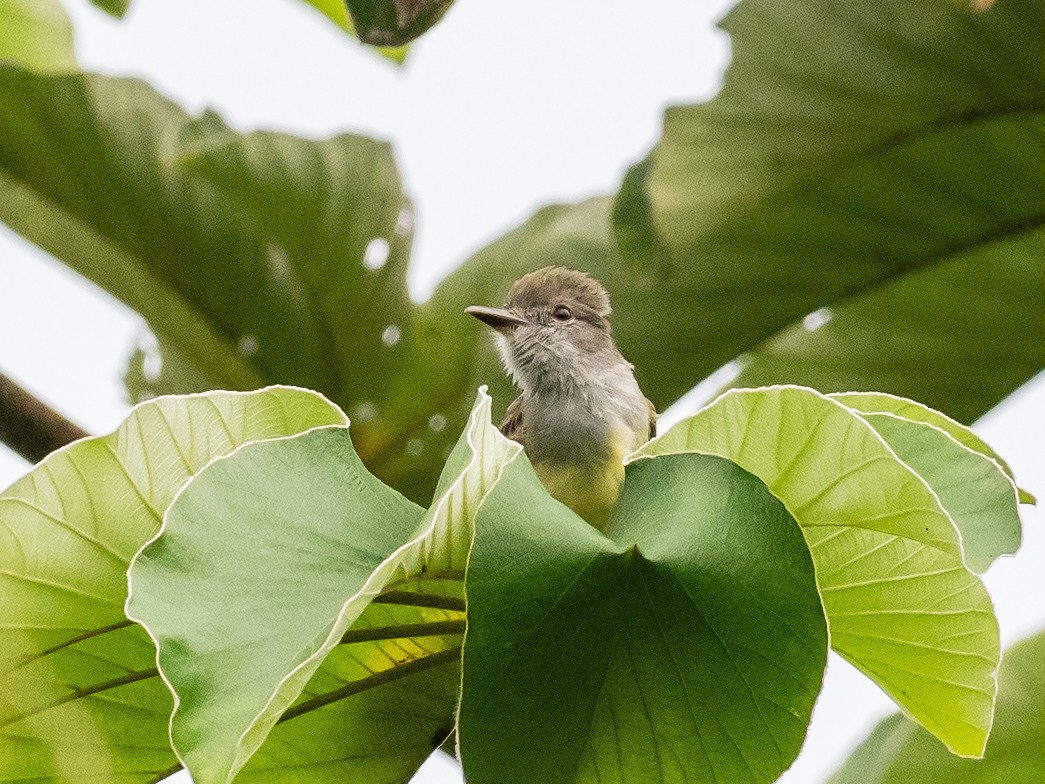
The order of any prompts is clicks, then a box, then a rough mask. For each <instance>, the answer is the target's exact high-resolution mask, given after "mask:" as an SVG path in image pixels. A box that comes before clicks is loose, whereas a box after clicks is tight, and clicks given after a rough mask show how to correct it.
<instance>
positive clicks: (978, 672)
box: [631, 387, 1016, 756]
mask: <svg viewBox="0 0 1045 784" xmlns="http://www.w3.org/2000/svg"><path fill="white" fill-rule="evenodd" d="M912 426H914V427H918V425H914V424H913V423H912ZM937 445H938V446H939V444H937ZM943 448H944V449H945V451H944V455H945V456H949V455H952V454H953V452H952V450H951V444H944V445H943ZM683 452H700V453H706V454H714V455H721V456H722V457H727V458H729V459H731V460H734V461H736V462H737V463H738V464H739V465H741V466H743V467H744V468H745V469H747V470H748V471H751V472H752V473H753V474H755V476H758V477H759V478H760V479H762V481H764V482H765V483H766V485H767V486H768V487H769V489H770V491H771V492H772V493H773V494H774V495H776V496H777V497H778V498H780V499H781V500H782V501H783V502H784V504H785V505H786V506H787V508H788V509H789V510H790V511H791V513H792V514H793V515H794V516H795V519H796V520H798V522H799V524H800V525H801V526H802V531H803V533H804V534H805V537H806V541H807V542H808V543H809V547H810V550H811V551H812V554H813V561H814V563H815V564H816V576H817V584H818V586H819V588H820V593H821V595H822V596H823V600H824V608H825V610H826V612H827V618H828V623H829V625H830V629H831V645H832V647H833V648H834V649H835V650H836V651H838V653H840V654H842V655H843V656H845V657H846V658H847V659H848V660H849V661H851V662H852V663H853V664H855V665H856V666H857V667H858V668H860V669H861V670H862V671H863V672H865V673H866V674H867V675H868V676H870V677H871V678H872V679H873V680H874V681H875V682H877V683H878V684H879V685H880V686H881V687H882V688H883V689H884V690H885V691H886V692H887V693H888V694H889V695H890V696H891V697H892V698H893V699H894V700H896V701H897V703H899V704H900V705H901V706H902V707H903V709H904V710H905V711H906V712H908V713H909V714H910V715H911V716H913V717H914V718H915V719H917V720H918V721H919V722H921V723H922V724H923V725H924V726H925V727H926V728H927V729H929V730H930V731H931V732H932V733H933V734H935V735H936V736H937V737H939V738H940V739H941V740H942V741H943V742H944V743H945V744H946V745H947V746H948V747H949V748H950V749H951V750H952V751H954V752H955V753H957V754H961V755H963V756H980V755H982V753H983V747H984V744H985V742H986V739H987V735H988V733H989V731H990V725H991V719H992V716H993V708H994V696H995V688H996V683H995V675H996V670H997V666H998V660H999V657H1000V655H1001V652H1000V647H999V642H998V624H997V620H996V618H995V616H994V613H993V609H992V606H991V601H990V597H989V596H988V595H987V592H986V590H985V589H984V587H983V584H982V583H981V582H980V581H979V580H978V579H977V578H976V576H975V575H974V574H972V573H971V572H970V571H969V570H968V569H967V568H966V566H965V564H964V562H963V553H962V548H961V545H960V537H959V534H958V531H957V529H956V528H955V525H954V522H953V520H952V518H951V517H950V515H949V514H948V512H947V510H946V509H945V507H944V506H941V501H944V502H946V500H947V499H945V498H939V497H938V496H937V494H936V493H935V492H933V490H932V489H931V488H930V486H929V484H927V483H926V481H925V480H924V479H922V477H920V476H919V475H918V474H917V473H915V471H914V470H912V468H911V467H910V466H908V465H907V464H906V463H904V462H903V461H902V460H900V459H899V458H898V457H897V455H896V453H895V452H894V451H893V450H892V449H891V448H890V446H889V445H888V444H887V443H886V441H885V440H884V439H883V438H882V437H881V436H880V435H879V434H878V432H877V431H876V430H875V429H874V428H872V427H871V426H870V425H869V424H868V423H867V421H865V420H864V419H863V418H862V417H861V416H860V415H859V414H857V413H855V412H854V411H852V410H850V409H848V408H846V407H845V406H843V405H842V404H841V403H839V402H837V401H835V400H833V399H831V398H828V397H825V396H823V395H821V394H819V393H816V392H814V391H813V390H809V389H802V388H799V387H774V388H769V389H761V390H735V391H732V392H729V393H727V394H725V395H723V396H722V397H720V398H719V399H718V400H717V401H716V402H715V403H713V404H711V405H710V406H708V407H707V408H705V409H703V410H702V411H701V412H699V413H698V414H696V415H695V416H693V417H691V418H689V419H687V420H684V421H683V422H680V423H679V424H678V425H676V426H675V427H673V428H672V429H671V430H669V431H668V432H667V433H665V434H663V435H662V436H660V437H658V438H657V439H655V440H654V441H652V442H650V444H648V445H647V446H645V447H643V448H642V449H641V450H639V452H637V453H636V454H635V455H634V456H633V457H632V458H631V459H638V458H643V457H648V456H655V455H661V454H673V453H683ZM934 459H935V458H934V456H932V455H931V454H924V455H923V456H922V460H923V461H924V462H925V463H929V462H932V461H933V460H934ZM979 459H980V460H982V461H983V462H984V463H987V462H988V461H987V460H986V458H979ZM1015 502H1016V497H1015V493H1014V492H1013V491H1012V489H1011V485H1009V496H1008V498H1007V500H999V501H998V502H997V503H1001V504H1006V503H1007V504H1008V505H1010V506H1015ZM974 533H976V530H975V529H971V530H970V536H972V535H973V534H974Z"/></svg>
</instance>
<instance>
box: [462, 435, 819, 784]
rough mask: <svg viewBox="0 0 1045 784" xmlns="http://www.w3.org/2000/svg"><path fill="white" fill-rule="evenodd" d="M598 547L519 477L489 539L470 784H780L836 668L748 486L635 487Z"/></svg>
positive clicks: (469, 693)
mask: <svg viewBox="0 0 1045 784" xmlns="http://www.w3.org/2000/svg"><path fill="white" fill-rule="evenodd" d="M608 536H609V538H607V537H606V536H603V535H602V534H600V533H598V532H597V531H596V530H595V529H593V528H592V527H591V526H589V525H587V524H586V523H585V522H584V521H583V520H581V519H580V518H579V517H577V516H576V515H575V514H574V513H573V512H572V511H570V510H569V509H568V508H566V507H565V506H563V505H562V504H559V503H558V502H556V501H554V500H553V499H552V498H551V497H550V496H548V494H547V493H546V492H545V491H544V489H543V488H542V487H541V485H540V482H539V481H538V480H537V479H536V476H535V474H534V473H533V469H532V468H531V467H530V465H529V463H528V462H527V461H526V460H525V458H524V457H521V456H520V457H519V458H517V459H516V460H515V461H513V462H511V463H509V465H508V467H507V468H506V469H505V471H504V474H503V476H502V479H501V481H500V482H499V483H498V484H497V485H496V486H495V487H494V489H493V490H492V491H491V492H490V494H489V495H488V496H487V498H486V500H485V501H484V503H483V506H482V508H481V509H480V512H479V516H478V518H477V521H476V541H475V545H474V547H473V551H472V557H471V560H470V562H469V567H468V578H467V579H468V596H469V606H468V618H469V622H468V633H467V638H466V646H465V658H464V681H463V694H462V703H461V711H460V719H459V738H460V751H461V758H462V764H463V765H464V772H465V776H466V778H467V779H468V781H469V782H472V783H473V784H486V783H487V782H497V783H498V784H522V783H523V782H526V783H527V784H529V783H530V782H533V784H538V783H539V784H566V783H567V782H582V781H583V782H588V781H603V782H633V781H654V780H655V781H687V782H720V781H745V782H769V781H772V780H774V779H776V777H777V776H779V774H780V773H781V772H782V771H783V770H784V769H785V768H787V767H788V765H790V763H791V761H792V759H793V758H794V757H795V755H796V754H797V753H798V749H799V747H800V746H801V743H802V739H803V737H804V736H805V731H806V725H807V724H808V721H809V716H810V713H811V711H812V707H813V701H814V700H815V698H816V694H817V692H818V691H819V689H820V682H821V678H822V675H823V668H824V665H825V663H826V646H827V639H826V629H825V623H824V616H823V610H822V608H821V606H820V602H819V599H818V597H817V593H816V588H815V583H814V580H813V570H812V563H811V561H810V558H809V553H808V551H807V549H806V547H805V544H804V542H803V541H802V537H801V535H800V534H799V529H798V527H797V526H796V525H795V522H794V520H793V519H792V518H791V516H790V515H789V514H788V513H787V511H786V510H785V509H784V508H783V507H782V505H781V504H780V503H779V502H778V501H777V500H776V499H774V498H773V497H772V496H770V495H769V493H768V492H767V491H766V488H765V486H764V485H763V484H762V483H761V482H759V481H758V480H757V479H755V478H754V477H753V476H751V475H750V474H748V473H746V472H745V471H743V470H741V469H739V468H738V467H737V466H735V465H733V464H732V463H729V462H727V461H724V460H721V459H718V458H710V457H705V456H702V455H680V456H672V457H661V458H656V459H654V460H647V461H642V462H641V463H639V464H636V465H632V466H630V467H629V469H628V476H627V479H626V480H625V484H624V490H623V495H622V498H621V501H620V505H619V507H618V509H617V513H616V515H615V517H614V519H613V520H612V521H611V523H610V526H609V529H608Z"/></svg>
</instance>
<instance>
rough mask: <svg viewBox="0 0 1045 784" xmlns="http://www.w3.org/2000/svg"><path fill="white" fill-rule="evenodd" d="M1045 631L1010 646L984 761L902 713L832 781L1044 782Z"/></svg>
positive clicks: (878, 731) (852, 783)
mask: <svg viewBox="0 0 1045 784" xmlns="http://www.w3.org/2000/svg"><path fill="white" fill-rule="evenodd" d="M1043 661H1045V634H1038V635H1036V636H1034V637H1031V638H1030V639H1027V640H1024V641H1023V642H1020V643H1018V644H1016V645H1014V646H1013V647H1012V648H1010V649H1008V650H1006V651H1005V656H1004V658H1003V659H1002V664H1001V673H1000V674H999V676H998V705H997V712H996V715H995V719H994V727H993V728H992V729H991V737H990V740H989V741H988V742H987V753H986V755H985V756H984V759H982V760H966V759H960V758H957V757H955V756H954V755H952V754H949V753H948V752H947V750H946V749H945V748H943V746H941V745H940V743H939V742H938V741H937V740H936V739H935V738H933V737H932V736H931V735H929V733H927V732H926V731H925V730H923V729H921V728H920V727H919V726H918V725H916V724H914V723H912V722H910V721H908V720H907V719H906V718H904V716H903V715H901V714H896V715H894V716H890V717H889V718H887V719H885V720H884V721H882V722H881V723H880V724H879V725H878V726H877V727H876V728H875V730H874V732H872V733H871V735H870V737H869V738H868V739H867V740H866V741H864V743H863V744H862V745H861V746H860V747H859V748H857V750H856V751H855V752H853V755H852V756H851V757H850V758H849V761H848V762H846V764H845V765H844V766H843V767H842V769H841V770H840V771H838V773H836V774H835V775H834V776H832V777H831V779H830V781H829V782H828V784H910V782H921V783H922V784H1003V783H1004V784H1039V782H1041V781H1045V756H1043V755H1042V753H1041V749H1042V746H1043V744H1045V667H1042V662H1043Z"/></svg>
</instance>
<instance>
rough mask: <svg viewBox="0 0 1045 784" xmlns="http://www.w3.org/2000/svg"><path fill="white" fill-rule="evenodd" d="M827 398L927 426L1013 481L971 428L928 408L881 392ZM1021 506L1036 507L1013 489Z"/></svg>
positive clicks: (1006, 466)
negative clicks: (966, 449) (988, 461)
mask: <svg viewBox="0 0 1045 784" xmlns="http://www.w3.org/2000/svg"><path fill="white" fill-rule="evenodd" d="M829 397H832V398H834V399H835V400H837V401H839V402H841V403H843V404H844V405H846V406H848V407H849V408H852V409H854V410H856V411H860V412H863V413H867V414H895V415H896V416H899V417H902V418H903V419H907V420H910V421H911V422H920V423H922V424H925V425H931V426H932V427H935V428H937V429H939V430H942V431H943V432H945V433H946V434H947V435H949V436H951V437H952V438H953V439H954V440H956V441H957V442H958V443H959V444H961V445H962V446H965V447H968V448H969V449H971V450H972V451H973V452H975V453H976V454H978V455H983V457H985V458H987V459H988V460H992V461H993V462H995V463H997V464H998V467H999V468H1000V469H1001V470H1002V472H1003V473H1004V474H1005V475H1006V476H1007V477H1009V478H1010V479H1012V480H1013V481H1015V475H1014V474H1013V473H1012V469H1011V468H1010V467H1009V464H1008V463H1006V462H1005V460H1003V459H1002V457H1001V455H999V454H998V453H997V452H995V451H994V450H993V449H991V447H990V446H989V445H988V444H987V442H985V441H984V440H983V439H982V438H980V437H979V436H978V435H976V433H974V432H973V430H972V428H969V427H966V426H965V425H963V424H961V423H960V422H955V421H954V420H953V419H951V418H950V417H949V416H947V415H946V414H941V413H940V412H939V411H935V410H933V409H931V408H929V407H928V406H925V405H922V404H921V403H917V402H915V401H913V400H908V399H907V398H903V397H897V396H896V395H889V394H885V393H883V392H835V393H832V394H831V395H829ZM1016 490H1017V492H1018V493H1019V496H1020V503H1021V504H1034V503H1037V501H1036V499H1035V498H1034V496H1033V495H1031V494H1030V493H1028V492H1027V491H1026V490H1023V489H1022V488H1019V487H1017V488H1016Z"/></svg>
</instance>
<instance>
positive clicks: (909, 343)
mask: <svg viewBox="0 0 1045 784" xmlns="http://www.w3.org/2000/svg"><path fill="white" fill-rule="evenodd" d="M723 27H724V28H725V29H726V31H727V32H729V33H730V35H731V36H732V41H733V53H734V56H733V62H732V65H731V66H730V69H729V71H728V72H727V74H726V78H725V83H724V86H723V88H722V90H721V92H720V93H719V95H718V96H716V97H715V98H714V99H713V100H711V101H709V102H708V103H706V104H703V105H699V106H691V107H683V108H675V109H671V110H669V112H668V113H667V116H666V118H665V127H664V136H663V139H662V141H661V142H660V143H659V144H658V145H657V146H656V147H655V148H654V150H653V152H652V153H651V156H650V159H649V160H648V161H647V162H645V163H644V164H643V165H642V167H640V169H638V170H636V172H635V173H634V174H633V177H632V179H633V180H635V179H637V180H639V181H640V183H641V185H640V186H636V184H635V182H634V181H633V182H631V183H630V187H628V188H625V190H624V191H622V195H621V199H622V205H620V207H619V209H618V217H619V219H620V222H621V228H622V232H621V235H620V236H621V240H622V242H624V243H625V246H626V247H627V248H628V249H629V252H630V253H632V254H633V255H638V256H640V257H641V256H649V257H652V258H656V259H658V260H659V264H660V268H661V269H662V270H663V275H664V277H663V285H664V286H666V287H667V286H670V287H672V288H676V289H678V290H679V292H680V294H682V293H684V294H685V297H686V299H687V302H688V304H687V305H686V307H684V308H682V309H679V310H677V311H663V313H664V315H665V317H666V318H669V319H671V320H672V321H674V322H675V323H681V324H684V325H688V324H692V323H699V324H700V327H701V328H700V330H699V331H697V332H696V333H692V332H688V331H686V330H685V329H682V330H680V339H679V340H677V341H676V343H675V347H676V350H677V351H678V352H679V353H687V352H689V351H691V350H695V351H699V352H700V353H701V355H702V360H703V363H704V366H703V368H702V372H701V373H700V375H707V374H708V373H710V372H711V371H712V370H714V369H715V368H716V367H718V366H720V365H722V364H724V363H725V362H727V361H729V360H731V359H733V358H734V357H736V356H738V355H739V354H741V353H743V352H748V351H752V350H755V351H754V354H753V356H752V357H751V359H750V362H749V364H748V366H747V369H746V370H745V371H744V373H743V374H742V375H741V377H740V379H739V381H738V382H737V384H738V385H745V386H746V385H756V384H764V383H771V382H794V383H803V384H808V385H812V386H816V387H818V388H821V389H824V390H847V389H854V388H855V389H881V390H886V391H891V392H896V393H898V394H903V395H906V396H908V397H914V398H916V399H919V400H922V401H925V402H926V403H928V404H930V405H932V406H934V407H935V408H938V409H940V410H943V411H946V412H948V413H949V414H951V415H953V416H955V417H957V418H959V419H962V420H969V419H972V418H974V417H975V416H977V415H979V414H981V413H983V412H984V411H986V410H987V409H989V408H990V407H991V406H993V405H994V404H995V403H996V402H997V401H998V400H1000V399H1001V398H1002V397H1004V396H1005V395H1007V394H1008V393H1009V392H1011V391H1012V390H1013V389H1014V388H1016V387H1017V386H1018V385H1019V384H1021V383H1022V382H1023V381H1025V380H1026V379H1028V378H1029V377H1031V376H1032V375H1034V374H1035V373H1036V372H1037V371H1038V370H1040V369H1041V368H1042V367H1043V366H1045V340H1043V337H1045V332H1043V328H1042V322H1041V319H1040V313H1039V311H1040V308H1039V307H1038V303H1040V302H1041V301H1042V300H1043V299H1045V274H1043V267H1042V265H1041V263H1040V257H1041V253H1042V243H1043V242H1045V233H1043V232H1042V230H1041V226H1042V222H1043V220H1045V213H1043V212H1042V207H1041V199H1040V187H1039V184H1040V181H1041V179H1042V177H1043V175H1045V169H1043V168H1042V167H1043V166H1045V164H1043V163H1042V161H1043V160H1045V158H1043V156H1042V154H1041V136H1042V131H1043V129H1045V117H1043V110H1045V62H1043V60H1042V58H1041V57H1039V48H1040V41H1041V39H1042V36H1043V35H1045V13H1043V11H1042V7H1041V5H1040V4H1039V3H1036V2H1034V0H1011V2H1004V3H998V4H997V5H996V6H995V7H994V8H992V9H991V10H989V11H987V12H986V13H982V14H972V13H970V12H969V11H968V10H967V9H966V8H963V7H962V5H961V4H959V3H948V2H920V3H913V4H912V3H909V2H906V1H905V0H869V1H868V2H861V3H853V2H848V0H826V1H824V2H821V1H820V0H799V1H798V2H793V1H792V0H744V2H742V3H740V4H739V5H738V6H737V7H736V9H735V10H734V11H733V12H732V13H731V14H730V15H729V16H728V17H727V18H726V20H725V22H724V23H723ZM824 307H830V308H832V311H831V312H826V311H822V312H821V313H818V314H817V317H816V318H814V319H812V320H810V321H809V322H807V325H808V326H807V325H803V324H802V323H800V320H801V319H802V318H803V317H804V316H806V314H810V313H812V312H814V311H817V310H818V309H821V308H824ZM832 314H833V318H832V319H831V320H830V321H827V323H824V322H825V321H826V319H827V318H828V317H829V316H831V315H832ZM1000 314H1004V316H1001V315H1000ZM796 322H799V323H796ZM789 325H794V326H790V328H789ZM781 330H783V332H781ZM756 349H757V350H756ZM636 361H641V358H636Z"/></svg>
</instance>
